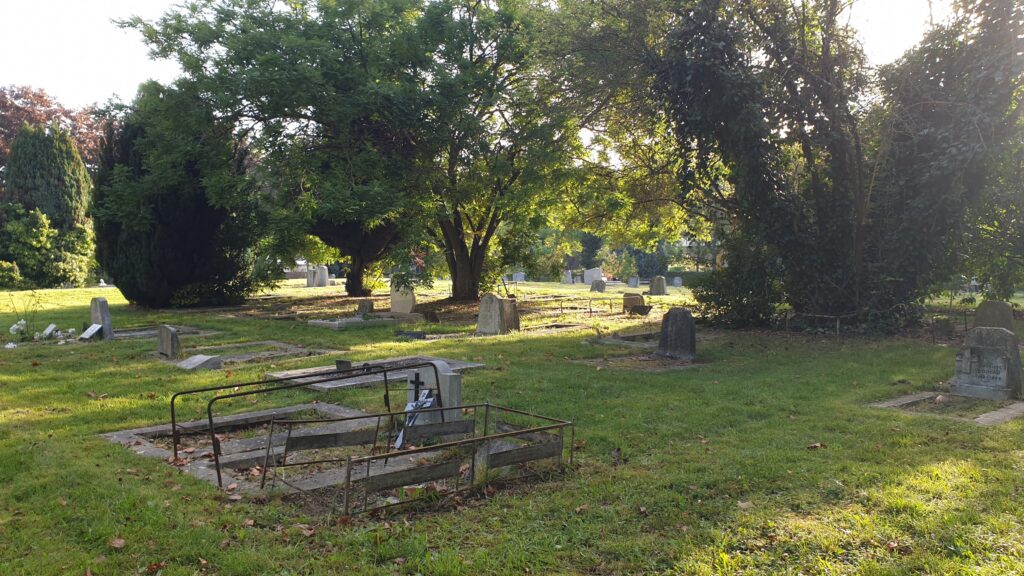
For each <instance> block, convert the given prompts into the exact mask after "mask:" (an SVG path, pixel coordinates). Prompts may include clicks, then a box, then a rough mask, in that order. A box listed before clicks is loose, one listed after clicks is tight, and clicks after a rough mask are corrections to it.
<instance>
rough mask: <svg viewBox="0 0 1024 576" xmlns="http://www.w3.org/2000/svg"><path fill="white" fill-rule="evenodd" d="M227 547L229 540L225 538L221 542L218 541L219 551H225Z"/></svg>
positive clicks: (229, 544)
mask: <svg viewBox="0 0 1024 576" xmlns="http://www.w3.org/2000/svg"><path fill="white" fill-rule="evenodd" d="M228 546H231V540H228V539H227V538H225V539H223V540H221V541H220V545H219V546H218V547H219V548H220V549H221V550H224V549H226V548H227V547H228Z"/></svg>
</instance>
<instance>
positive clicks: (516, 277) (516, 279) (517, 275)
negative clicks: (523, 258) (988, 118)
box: [512, 272, 526, 282]
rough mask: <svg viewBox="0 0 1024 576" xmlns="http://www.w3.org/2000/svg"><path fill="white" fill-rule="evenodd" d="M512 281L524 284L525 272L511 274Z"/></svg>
mask: <svg viewBox="0 0 1024 576" xmlns="http://www.w3.org/2000/svg"><path fill="white" fill-rule="evenodd" d="M512 281H513V282H526V272H513V273H512Z"/></svg>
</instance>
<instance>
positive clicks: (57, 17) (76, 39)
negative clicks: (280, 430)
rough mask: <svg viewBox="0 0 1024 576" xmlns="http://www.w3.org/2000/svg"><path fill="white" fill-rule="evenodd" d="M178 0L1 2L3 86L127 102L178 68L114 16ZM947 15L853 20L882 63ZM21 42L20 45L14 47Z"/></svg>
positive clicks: (889, 5) (81, 100)
mask: <svg viewBox="0 0 1024 576" xmlns="http://www.w3.org/2000/svg"><path fill="white" fill-rule="evenodd" d="M177 3H178V0H33V1H31V2H18V1H13V0H11V1H5V2H3V3H2V6H0V38H3V39H4V44H5V46H6V49H5V50H2V51H0V84H15V85H22V84H28V85H31V86H34V87H37V88H42V89H44V90H46V91H47V92H49V93H50V94H53V95H54V96H56V97H57V98H58V100H60V101H61V102H62V103H63V104H65V105H66V106H83V105H86V104H90V103H93V102H101V103H102V102H104V101H106V100H107V99H108V98H110V97H111V96H113V95H115V94H116V95H119V96H120V97H121V98H122V99H125V100H130V99H131V98H132V97H133V96H134V94H135V91H136V89H137V88H138V85H139V84H140V83H141V82H143V81H145V80H148V79H154V80H160V81H168V80H170V79H172V78H174V76H175V75H176V73H177V70H178V67H177V65H176V64H174V63H171V62H159V61H157V62H155V61H152V60H150V59H149V57H148V55H147V53H146V48H145V46H144V45H143V44H142V41H141V39H140V38H139V36H138V33H136V32H135V31H129V30H121V29H119V28H118V27H117V26H115V25H114V24H113V23H112V22H111V20H115V19H122V18H127V17H128V16H131V15H140V16H143V17H145V18H155V17H157V16H159V15H160V14H161V13H162V12H164V11H165V10H167V8H169V7H170V6H173V5H174V4H177ZM929 3H930V4H932V10H933V14H934V19H935V21H941V20H942V19H943V18H945V17H946V16H947V15H948V14H949V4H950V0H931V2H929V0H856V2H855V3H854V8H853V13H852V22H853V24H854V25H855V26H857V28H859V29H860V30H861V34H862V37H863V40H864V46H865V49H866V50H867V53H868V56H869V58H870V59H871V61H872V62H874V63H876V64H880V63H885V62H889V61H891V60H893V59H894V58H896V57H898V56H899V55H900V54H901V53H903V51H904V50H906V49H907V48H909V47H911V46H912V45H913V44H914V43H915V42H916V41H917V39H918V38H920V36H921V34H922V33H923V31H924V30H925V28H926V27H927V25H928V20H929ZM15 47H17V48H15Z"/></svg>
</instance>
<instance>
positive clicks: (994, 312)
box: [974, 300, 1013, 332]
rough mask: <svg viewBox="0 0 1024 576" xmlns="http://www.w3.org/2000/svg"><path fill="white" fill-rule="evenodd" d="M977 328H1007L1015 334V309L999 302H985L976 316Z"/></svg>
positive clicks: (975, 324) (975, 323)
mask: <svg viewBox="0 0 1024 576" xmlns="http://www.w3.org/2000/svg"><path fill="white" fill-rule="evenodd" d="M974 327H975V328H1006V329H1007V330H1009V331H1010V332H1013V307H1012V306H1010V304H1009V303H1007V302H1000V301H999V300H985V301H984V302H982V303H981V304H980V305H979V306H978V311H977V312H976V313H975V315H974Z"/></svg>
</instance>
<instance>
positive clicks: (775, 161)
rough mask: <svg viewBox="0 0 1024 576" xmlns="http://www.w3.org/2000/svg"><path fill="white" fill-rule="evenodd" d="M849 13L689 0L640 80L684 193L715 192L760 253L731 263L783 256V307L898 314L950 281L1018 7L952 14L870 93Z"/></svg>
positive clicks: (833, 6)
mask: <svg viewBox="0 0 1024 576" xmlns="http://www.w3.org/2000/svg"><path fill="white" fill-rule="evenodd" d="M847 8H848V6H847V3H845V2H840V1H839V0H805V1H803V2H799V3H791V2H782V1H781V0H758V1H754V2H739V1H729V0H704V1H699V2H693V3H692V5H691V6H688V7H687V9H685V10H683V11H680V13H679V14H678V20H677V24H676V27H675V29H674V30H673V32H672V34H671V35H670V36H669V39H668V42H667V43H666V44H665V46H664V47H663V50H662V52H661V54H660V55H659V56H658V57H657V58H655V59H653V60H654V62H655V66H654V70H655V72H656V75H657V77H658V79H659V88H660V92H661V94H662V95H663V97H664V102H665V107H666V109H667V110H668V112H669V114H670V117H671V119H672V121H673V123H674V130H675V133H676V139H677V142H678V145H679V149H680V152H681V154H682V155H683V157H684V159H685V162H686V164H685V169H684V170H682V171H681V175H682V177H683V183H684V184H685V185H686V188H687V189H691V190H694V191H696V192H697V193H703V192H705V191H707V190H709V189H714V187H715V183H716V181H721V180H724V181H726V182H727V183H728V184H729V188H730V189H731V190H730V191H729V193H728V194H727V195H724V196H723V197H722V200H723V204H724V205H725V206H727V207H728V209H729V211H730V213H731V214H732V215H733V218H734V221H735V222H734V224H735V229H736V230H738V231H739V235H740V236H741V237H743V238H746V239H747V241H748V242H751V243H753V244H754V245H755V246H763V247H764V248H765V249H764V250H763V251H760V252H759V251H751V250H737V251H736V254H735V255H736V257H739V256H740V255H741V254H748V255H751V256H753V257H757V258H761V259H762V260H764V261H765V262H769V261H775V259H778V260H780V261H781V263H782V269H781V274H782V281H783V286H784V290H785V294H786V298H787V299H788V301H789V302H790V304H792V306H793V307H794V308H795V309H796V310H797V311H798V312H802V313H805V314H810V315H831V316H843V317H849V318H851V319H856V320H881V319H885V320H892V319H897V320H898V319H899V318H901V317H903V316H904V315H905V314H906V313H907V312H908V311H909V307H908V305H910V304H913V303H914V302H915V301H917V300H918V299H920V298H921V297H922V296H923V295H924V294H925V293H926V291H927V290H928V288H929V287H930V286H931V285H932V284H933V283H934V281H935V280H936V279H937V278H941V277H942V276H943V275H945V274H948V272H949V268H950V263H949V246H950V242H949V241H948V240H949V239H950V238H951V236H952V235H954V234H956V232H957V230H958V226H959V224H960V223H961V222H962V221H963V218H964V213H965V206H966V204H967V202H968V201H969V200H970V198H971V191H972V190H973V189H976V188H977V186H976V185H977V184H978V180H977V171H978V170H979V168H981V167H982V166H983V165H984V161H985V159H986V158H988V157H989V154H990V153H991V152H992V151H993V150H996V149H998V148H999V147H1000V146H1002V145H1003V144H1004V143H1005V142H1006V140H1007V137H1008V135H1009V134H1010V130H1009V129H1008V128H1009V127H1012V126H1013V125H1015V123H1016V117H1017V116H1019V114H1020V113H1021V107H1020V87H1021V75H1022V67H1024V59H1021V58H1020V53H1021V50H1022V46H1021V38H1022V31H1024V18H1022V10H1024V8H1022V7H1021V5H1020V4H1019V3H1017V2H1013V1H1012V0H976V1H971V2H965V3H964V4H963V7H962V10H961V12H960V14H959V16H958V17H957V18H956V19H954V20H953V21H951V22H950V23H949V24H948V25H945V26H940V27H937V28H936V29H935V30H933V31H932V32H930V33H929V34H928V36H926V38H925V39H924V40H923V42H922V43H921V45H920V46H918V47H917V48H915V49H914V50H912V51H911V52H910V53H908V54H907V55H906V56H905V57H904V58H903V59H902V60H901V61H899V62H898V63H896V64H895V65H894V66H892V67H889V68H887V69H885V70H883V71H882V74H881V76H880V81H879V82H878V83H877V84H872V83H871V82H870V78H869V77H868V76H867V75H866V69H865V65H864V62H863V58H862V56H861V53H860V50H859V48H858V44H857V42H856V38H855V36H854V33H853V31H852V30H851V29H849V28H847V27H846V26H844V25H843V18H842V16H843V13H844V11H845V10H846V9H847ZM875 87H877V92H876V91H875ZM875 93H878V94H879V95H880V98H879V99H876V101H875V104H874V105H871V104H872V103H871V99H870V97H871V96H872V94H875ZM716 175H717V176H719V178H717V179H716V178H714V176H716ZM730 268H731V269H732V270H740V271H750V270H752V269H753V268H752V267H750V266H742V265H741V266H730ZM729 273H730V272H728V271H727V272H725V274H729ZM739 280H742V279H739V278H737V281H739ZM750 280H751V281H752V282H753V283H754V284H755V285H756V284H764V283H766V282H769V280H770V279H767V278H751V279H750ZM769 283H770V282H769ZM722 284H725V285H730V283H722ZM748 284H749V283H748ZM731 285H735V283H732V284H731Z"/></svg>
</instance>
